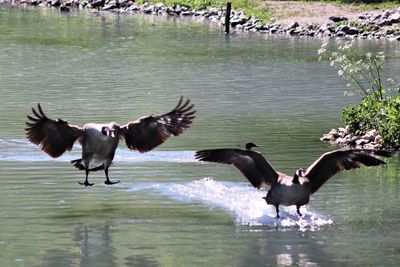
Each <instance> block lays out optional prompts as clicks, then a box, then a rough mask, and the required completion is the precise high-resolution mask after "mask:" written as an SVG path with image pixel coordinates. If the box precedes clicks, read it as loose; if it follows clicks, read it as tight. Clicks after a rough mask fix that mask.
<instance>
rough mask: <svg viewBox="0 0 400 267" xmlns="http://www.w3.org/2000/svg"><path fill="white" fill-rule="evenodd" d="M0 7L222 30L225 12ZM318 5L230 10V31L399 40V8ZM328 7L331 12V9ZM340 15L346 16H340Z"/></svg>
mask: <svg viewBox="0 0 400 267" xmlns="http://www.w3.org/2000/svg"><path fill="white" fill-rule="evenodd" d="M273 2H275V1H266V3H273ZM283 3H285V2H283ZM291 3H296V2H291ZM0 4H8V5H11V6H22V7H30V6H33V7H42V8H49V7H53V8H56V9H58V10H59V11H60V12H63V13H68V12H71V11H72V10H74V9H86V10H92V11H93V12H94V13H98V12H114V13H115V12H117V13H130V14H136V13H140V14H145V15H161V16H172V17H177V18H184V17H197V18H203V19H204V20H207V21H210V22H211V23H216V24H218V25H219V26H220V27H224V24H225V11H226V10H225V8H211V7H210V8H207V9H199V10H196V9H189V8H187V7H185V6H179V5H175V6H173V7H168V6H165V5H164V4H163V3H156V4H152V3H148V2H146V3H144V4H142V5H137V4H135V3H134V2H132V1H130V0H122V1H120V0H119V1H114V0H113V1H111V2H108V3H105V1H104V0H102V1H101V0H100V1H96V0H94V1H92V2H90V3H89V2H88V1H86V0H68V1H62V0H0ZM286 4H287V3H286ZM328 5H329V4H328ZM321 6H322V7H323V8H325V9H326V8H327V6H326V5H324V4H320V5H315V4H313V5H311V6H310V7H308V8H307V7H305V8H306V10H307V12H308V13H309V14H308V13H307V14H308V15H304V16H300V17H299V16H288V18H285V19H282V18H281V19H279V16H278V18H276V19H273V21H275V22H270V23H263V21H262V20H261V19H258V18H255V17H253V16H251V15H247V14H245V13H244V12H243V11H237V10H234V9H233V10H232V12H231V16H230V24H231V25H230V29H231V30H232V31H242V32H257V33H260V34H269V35H286V36H309V37H314V38H341V39H383V40H388V41H400V7H399V8H395V9H390V10H381V11H373V12H372V11H370V12H365V13H357V12H354V13H352V11H348V10H345V9H341V8H340V7H338V8H336V9H334V10H330V11H329V13H330V14H331V16H330V17H329V18H327V16H328V15H327V14H326V13H327V11H326V10H325V11H321V10H320V8H321ZM301 7H304V4H301ZM328 7H329V9H332V7H331V6H328ZM285 8H287V6H286V7H281V8H280V7H277V9H278V10H279V11H281V12H285ZM297 8H300V7H299V5H297ZM314 9H315V10H314ZM295 11H296V10H295ZM300 11H301V10H300ZM275 12H276V14H278V13H279V12H278V11H275ZM303 12H304V11H303ZM313 12H314V13H313ZM315 12H316V13H315ZM324 12H325V13H324ZM335 12H336V13H335ZM313 14H314V15H313ZM315 14H321V17H315ZM322 14H323V15H322ZM335 14H337V15H335ZM342 14H345V15H347V16H343V15H342ZM327 19H328V21H327ZM317 21H318V22H317Z"/></svg>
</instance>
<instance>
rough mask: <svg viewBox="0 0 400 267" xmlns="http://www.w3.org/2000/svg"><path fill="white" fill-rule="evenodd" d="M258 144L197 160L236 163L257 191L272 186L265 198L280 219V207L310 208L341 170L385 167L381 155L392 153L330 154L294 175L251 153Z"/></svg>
mask: <svg viewBox="0 0 400 267" xmlns="http://www.w3.org/2000/svg"><path fill="white" fill-rule="evenodd" d="M256 146H257V145H255V144H253V143H247V144H246V149H239V148H222V149H208V150H201V151H197V152H196V154H195V158H196V159H198V160H200V161H209V162H217V163H225V164H232V165H234V166H235V167H237V168H238V169H239V170H240V171H241V172H242V174H243V175H244V176H245V177H246V178H247V179H248V180H249V182H250V183H251V184H252V185H253V186H254V187H256V188H258V189H259V188H261V187H264V186H270V189H269V190H268V192H267V195H266V196H265V197H264V199H265V201H266V202H267V204H270V205H274V206H275V208H276V213H277V217H278V218H279V205H283V206H292V205H296V207H297V213H298V214H299V215H300V216H301V213H300V207H301V206H303V205H306V204H307V203H308V202H309V200H310V195H311V194H313V193H315V192H316V191H317V190H318V189H319V188H320V187H321V186H322V185H323V184H324V183H325V182H326V181H327V180H328V179H329V178H330V177H332V176H333V175H335V174H336V173H337V172H339V171H341V170H350V169H354V168H359V167H361V165H365V166H377V165H381V164H385V162H384V161H382V160H380V159H379V158H377V156H382V157H390V156H391V155H392V152H390V151H386V150H371V149H345V150H335V151H331V152H327V153H325V154H323V155H321V156H320V157H319V158H318V159H317V160H316V161H314V163H312V164H311V165H310V166H309V167H308V168H307V170H306V171H304V170H303V169H301V168H298V169H297V170H296V172H295V174H294V175H293V176H289V175H287V174H285V173H281V172H277V171H275V170H274V168H273V167H272V166H271V165H270V164H269V163H268V162H267V160H266V159H265V158H264V157H263V156H262V155H261V154H260V153H258V152H256V151H253V150H251V148H253V147H256Z"/></svg>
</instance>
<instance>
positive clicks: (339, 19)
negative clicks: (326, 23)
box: [329, 16, 349, 22]
mask: <svg viewBox="0 0 400 267" xmlns="http://www.w3.org/2000/svg"><path fill="white" fill-rule="evenodd" d="M329 19H330V20H332V21H333V22H340V21H348V20H349V19H348V18H346V17H341V16H331V17H329Z"/></svg>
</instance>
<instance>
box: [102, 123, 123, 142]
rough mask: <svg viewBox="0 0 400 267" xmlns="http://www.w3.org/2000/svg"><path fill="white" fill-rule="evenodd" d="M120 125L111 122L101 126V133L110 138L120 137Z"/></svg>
mask: <svg viewBox="0 0 400 267" xmlns="http://www.w3.org/2000/svg"><path fill="white" fill-rule="evenodd" d="M118 130H119V126H118V125H117V124H116V123H110V124H108V125H104V126H103V127H101V133H102V134H103V135H105V136H107V137H109V138H115V137H118Z"/></svg>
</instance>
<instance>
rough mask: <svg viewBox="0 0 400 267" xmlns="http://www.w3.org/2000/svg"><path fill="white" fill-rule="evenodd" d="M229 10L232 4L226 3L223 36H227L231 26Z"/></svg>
mask: <svg viewBox="0 0 400 267" xmlns="http://www.w3.org/2000/svg"><path fill="white" fill-rule="evenodd" d="M231 9H232V3H231V2H226V12H225V34H229V28H230V26H231Z"/></svg>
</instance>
